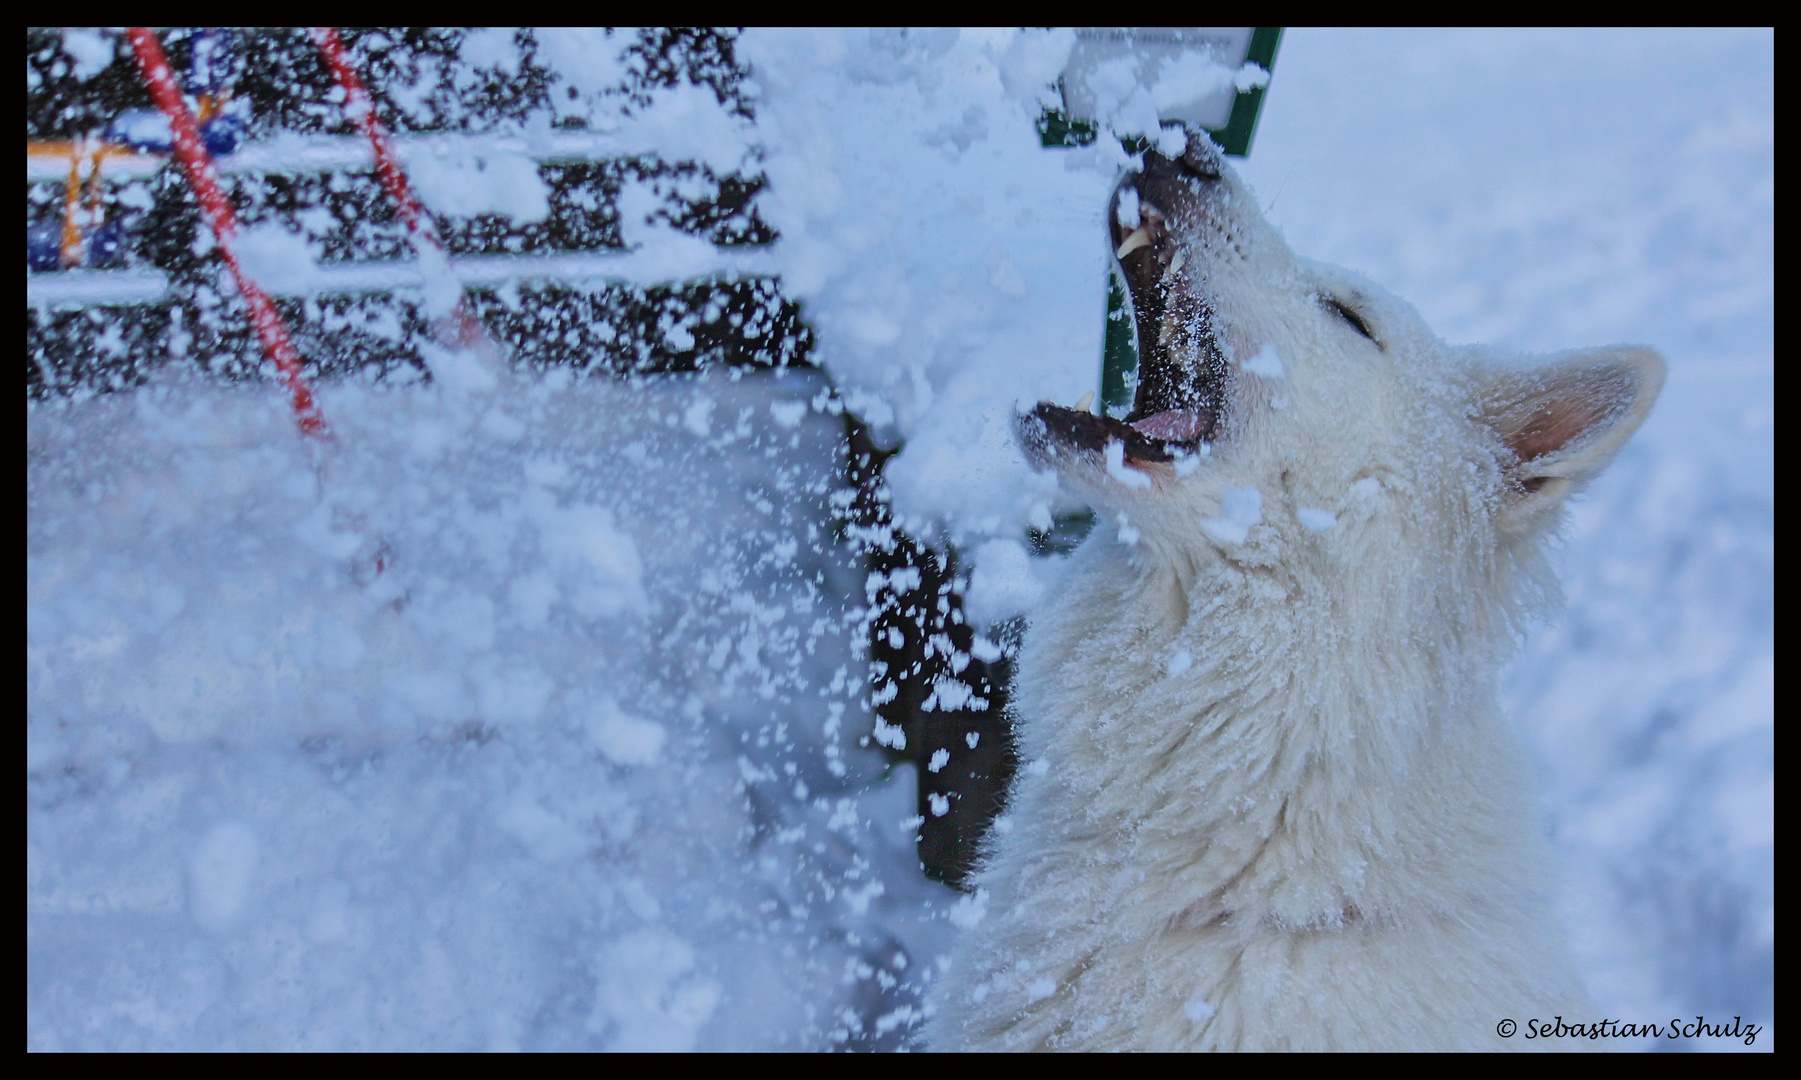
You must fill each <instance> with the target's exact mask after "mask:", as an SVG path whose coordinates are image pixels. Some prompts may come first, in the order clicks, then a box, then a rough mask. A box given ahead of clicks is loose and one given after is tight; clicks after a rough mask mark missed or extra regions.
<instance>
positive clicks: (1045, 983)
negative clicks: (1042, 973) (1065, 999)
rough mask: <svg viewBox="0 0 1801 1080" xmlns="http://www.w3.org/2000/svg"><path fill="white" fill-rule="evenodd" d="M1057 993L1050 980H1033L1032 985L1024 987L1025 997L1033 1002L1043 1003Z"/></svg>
mask: <svg viewBox="0 0 1801 1080" xmlns="http://www.w3.org/2000/svg"><path fill="white" fill-rule="evenodd" d="M1056 992H1057V984H1056V983H1055V982H1054V981H1052V980H1050V979H1034V980H1032V985H1030V986H1028V987H1026V996H1027V997H1028V998H1030V999H1031V1000H1033V1001H1043V1000H1044V999H1045V998H1047V997H1050V996H1051V995H1052V994H1054V993H1056Z"/></svg>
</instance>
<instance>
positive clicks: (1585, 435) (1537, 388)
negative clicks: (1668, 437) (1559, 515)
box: [1478, 345, 1664, 511]
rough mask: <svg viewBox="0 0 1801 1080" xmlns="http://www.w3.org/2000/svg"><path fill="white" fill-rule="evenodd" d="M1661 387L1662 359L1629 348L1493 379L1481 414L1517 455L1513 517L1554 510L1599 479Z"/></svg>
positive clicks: (1563, 357)
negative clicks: (1582, 486) (1575, 489)
mask: <svg viewBox="0 0 1801 1080" xmlns="http://www.w3.org/2000/svg"><path fill="white" fill-rule="evenodd" d="M1663 379H1664V362H1663V358H1662V357H1661V356H1658V355H1657V353H1655V352H1653V351H1652V350H1650V349H1647V348H1643V347H1640V346H1632V345H1617V346H1613V347H1611V348H1605V349H1585V350H1582V351H1579V352H1569V353H1563V354H1560V355H1558V356H1555V357H1552V358H1551V359H1550V360H1548V361H1546V362H1544V363H1542V364H1539V365H1537V366H1534V367H1530V368H1515V369H1509V370H1502V371H1498V372H1495V373H1493V374H1492V375H1491V376H1490V377H1489V378H1488V379H1487V380H1486V385H1485V387H1484V392H1483V394H1482V400H1481V401H1480V402H1479V403H1478V410H1479V413H1480V415H1481V416H1482V418H1483V420H1484V421H1485V422H1487V423H1488V425H1489V426H1490V427H1492V428H1493V429H1494V430H1495V433H1496V434H1498V435H1499V436H1500V437H1501V441H1502V442H1503V443H1504V444H1505V445H1506V446H1507V448H1508V449H1509V450H1510V451H1512V453H1511V455H1509V459H1508V461H1507V462H1506V469H1507V473H1508V476H1509V478H1510V479H1511V480H1512V481H1513V482H1514V484H1515V485H1516V490H1517V491H1518V492H1520V499H1519V500H1518V505H1517V507H1516V509H1517V510H1521V511H1525V510H1527V509H1528V508H1531V509H1533V510H1536V509H1539V508H1546V507H1549V506H1551V505H1554V504H1555V503H1556V502H1557V501H1558V500H1559V499H1561V498H1562V497H1563V496H1564V495H1565V494H1567V493H1568V492H1569V491H1570V490H1571V489H1572V488H1573V487H1575V486H1578V485H1580V484H1582V483H1583V482H1584V481H1586V480H1588V479H1589V478H1591V477H1593V476H1594V475H1595V474H1596V473H1598V472H1600V471H1601V469H1602V468H1603V467H1605V466H1606V464H1607V463H1608V461H1610V460H1611V459H1612V458H1613V455H1614V453H1615V451H1617V450H1619V448H1620V446H1621V445H1622V444H1623V443H1625V441H1626V440H1627V439H1628V438H1630V437H1631V435H1632V433H1633V432H1634V431H1637V430H1638V426H1639V424H1641V423H1643V422H1644V419H1645V416H1646V415H1647V414H1648V413H1650V411H1651V405H1652V403H1654V402H1655V401H1656V400H1657V392H1658V391H1659V390H1660V389H1662V388H1663Z"/></svg>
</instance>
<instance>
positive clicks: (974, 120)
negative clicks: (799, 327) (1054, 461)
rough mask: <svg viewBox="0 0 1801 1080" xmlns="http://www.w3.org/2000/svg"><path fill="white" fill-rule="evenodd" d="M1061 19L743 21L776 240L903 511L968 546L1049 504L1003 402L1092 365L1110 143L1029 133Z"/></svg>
mask: <svg viewBox="0 0 1801 1080" xmlns="http://www.w3.org/2000/svg"><path fill="white" fill-rule="evenodd" d="M1074 40H1075V39H1074V35H1073V34H1072V33H1070V32H1069V31H1067V30H1064V31H1057V32H1051V31H1038V30H1034V31H1019V30H993V31H961V32H959V31H956V30H947V31H927V32H920V31H909V30H899V31H896V30H869V29H853V30H819V31H789V30H782V31H773V30H751V31H748V32H746V33H745V35H744V36H743V37H742V38H740V39H739V42H738V53H739V55H740V56H742V57H743V58H745V59H746V60H747V61H749V63H750V64H751V66H752V77H753V82H754V84H755V90H756V94H755V108H756V112H757V122H758V131H759V132H760V134H761V135H762V137H763V139H764V146H765V150H764V157H763V167H764V170H765V172H766V174H767V175H768V177H769V185H768V188H767V190H766V191H765V192H764V193H763V194H762V195H761V196H760V198H759V208H760V211H761V213H762V214H763V216H764V217H765V218H766V219H767V220H768V221H769V222H770V223H771V224H772V225H773V226H775V227H776V228H777V229H778V230H780V232H781V235H782V239H781V240H780V241H779V242H778V243H777V245H776V248H775V252H774V258H775V261H776V264H777V266H778V267H779V269H780V272H781V274H782V278H783V283H784V286H785V288H786V289H787V290H788V291H789V293H790V295H793V296H796V297H797V298H799V299H802V300H803V301H804V302H805V303H806V306H807V313H808V318H809V320H810V322H811V323H812V325H813V326H814V328H815V330H816V331H817V332H818V334H819V341H820V344H819V347H818V349H817V352H816V355H817V356H818V358H819V360H820V361H821V362H822V363H823V364H824V365H825V366H826V368H827V369H828V370H829V371H831V373H832V376H833V379H834V380H835V381H836V382H837V384H838V385H839V386H840V387H841V388H842V390H843V392H844V393H845V395H846V399H847V402H848V404H849V405H850V406H851V407H852V408H853V409H855V410H856V411H857V412H858V415H860V416H862V417H863V418H864V419H865V420H866V421H868V422H869V423H870V424H871V425H872V426H873V427H874V429H875V434H876V437H877V438H878V439H880V440H882V441H883V442H884V443H886V444H888V445H894V444H896V443H900V442H903V441H904V443H905V448H904V449H903V450H902V451H901V453H900V454H899V455H898V456H897V457H896V458H894V459H893V460H892V461H891V462H890V463H889V465H888V467H887V470H886V476H887V479H888V482H889V484H890V486H891V488H892V489H893V492H894V503H895V507H896V509H897V511H898V512H899V514H900V516H901V517H902V519H903V520H904V521H907V522H908V523H909V524H910V525H911V526H912V527H915V528H917V529H918V530H919V531H921V532H926V533H930V532H931V531H932V530H933V529H934V528H935V527H937V526H943V527H945V528H947V529H948V530H949V531H950V533H951V535H952V538H953V539H956V540H958V541H960V542H964V543H968V544H971V545H972V546H973V544H974V543H978V542H980V541H982V540H986V539H989V538H993V537H1002V536H1004V537H1012V538H1017V537H1019V536H1021V535H1023V533H1024V530H1025V527H1026V526H1027V525H1028V524H1029V523H1031V522H1032V521H1034V520H1048V518H1049V516H1050V514H1051V513H1052V512H1053V511H1055V510H1058V509H1062V508H1063V503H1062V502H1061V501H1060V497H1059V495H1058V494H1057V492H1056V489H1055V485H1054V484H1053V483H1052V482H1051V481H1050V480H1049V478H1048V477H1045V476H1043V475H1040V474H1037V473H1034V472H1033V471H1032V470H1031V469H1030V468H1029V467H1028V466H1027V465H1026V462H1025V460H1024V458H1023V457H1022V456H1021V454H1020V452H1019V450H1018V448H1017V447H1016V446H1015V444H1014V439H1013V415H1014V412H1015V410H1016V409H1019V408H1030V407H1031V405H1032V404H1034V403H1036V402H1037V401H1039V400H1041V399H1051V400H1056V401H1074V400H1076V399H1077V398H1079V397H1080V396H1081V395H1082V393H1083V392H1084V391H1087V390H1092V389H1094V388H1095V387H1096V386H1097V385H1098V382H1099V378H1100V347H1101V327H1102V318H1103V316H1104V314H1105V304H1106V291H1105V289H1106V280H1107V279H1106V272H1107V270H1106V267H1107V263H1106V258H1107V251H1106V241H1105V236H1106V230H1105V223H1104V222H1103V221H1102V220H1101V216H1102V214H1103V213H1104V212H1105V208H1106V202H1107V193H1108V191H1109V189H1110V188H1111V187H1112V184H1113V181H1114V179H1115V176H1116V173H1117V170H1118V167H1119V164H1120V162H1121V161H1123V155H1122V154H1120V152H1119V150H1118V146H1117V144H1114V145H1113V147H1112V148H1111V150H1107V149H1106V148H1095V149H1088V150H1074V151H1056V152H1053V151H1047V150H1045V149H1044V148H1043V147H1042V146H1040V145H1039V141H1038V137H1037V133H1036V130H1035V128H1034V123H1035V121H1036V120H1037V117H1038V114H1039V112H1040V109H1041V108H1042V107H1043V105H1044V104H1045V103H1047V102H1050V101H1052V100H1054V99H1055V94H1054V91H1053V90H1051V89H1050V88H1051V84H1052V83H1054V81H1055V80H1056V78H1057V74H1058V72H1059V71H1060V70H1061V69H1062V66H1063V60H1064V58H1065V57H1066V56H1067V55H1068V53H1069V49H1070V47H1071V46H1072V45H1073V44H1074Z"/></svg>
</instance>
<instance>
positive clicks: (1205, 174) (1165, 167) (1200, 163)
mask: <svg viewBox="0 0 1801 1080" xmlns="http://www.w3.org/2000/svg"><path fill="white" fill-rule="evenodd" d="M1187 136H1188V143H1187V145H1186V146H1184V147H1183V149H1182V153H1181V154H1179V155H1177V156H1176V157H1173V158H1171V157H1167V156H1165V155H1164V154H1163V153H1162V152H1161V151H1159V150H1158V149H1157V148H1155V147H1152V148H1151V149H1148V150H1146V151H1145V152H1144V171H1145V172H1146V173H1147V174H1150V173H1152V172H1153V171H1157V170H1160V171H1163V172H1164V173H1165V174H1166V175H1167V174H1170V173H1179V174H1181V175H1184V176H1192V177H1195V178H1196V179H1199V180H1218V179H1219V178H1220V176H1221V173H1220V166H1221V164H1222V162H1223V156H1222V153H1221V151H1220V148H1219V146H1218V144H1216V143H1215V142H1214V141H1213V138H1212V137H1211V136H1210V135H1208V134H1207V133H1206V132H1205V131H1202V130H1201V129H1200V128H1188V129H1187Z"/></svg>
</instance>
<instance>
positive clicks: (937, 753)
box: [926, 747, 951, 772]
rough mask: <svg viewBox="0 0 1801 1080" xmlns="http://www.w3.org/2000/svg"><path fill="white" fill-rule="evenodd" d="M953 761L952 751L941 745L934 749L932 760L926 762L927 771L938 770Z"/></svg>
mask: <svg viewBox="0 0 1801 1080" xmlns="http://www.w3.org/2000/svg"><path fill="white" fill-rule="evenodd" d="M950 762H951V752H950V751H949V750H946V749H944V748H943V747H939V748H938V749H936V750H934V751H932V760H931V761H929V762H927V763H926V772H937V771H938V770H939V769H942V768H944V767H945V766H946V765H949V764H950Z"/></svg>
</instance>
